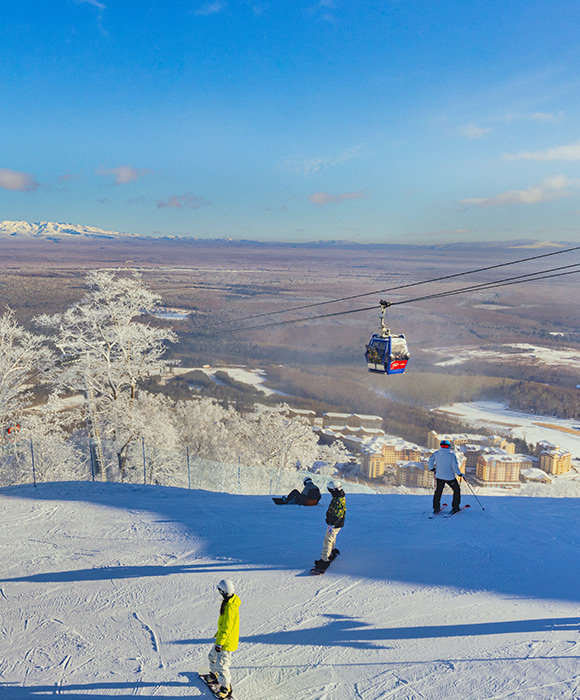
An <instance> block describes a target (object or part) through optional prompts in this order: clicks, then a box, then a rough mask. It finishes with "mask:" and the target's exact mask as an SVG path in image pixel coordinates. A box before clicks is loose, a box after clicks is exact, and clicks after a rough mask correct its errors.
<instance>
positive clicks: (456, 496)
mask: <svg viewBox="0 0 580 700" xmlns="http://www.w3.org/2000/svg"><path fill="white" fill-rule="evenodd" d="M436 482H437V485H436V486H435V493H434V495H433V511H438V510H439V508H440V507H441V494H442V493H443V487H444V486H445V484H447V486H449V487H450V488H451V489H453V501H452V503H451V510H457V509H458V508H459V503H460V502H461V489H460V488H459V482H458V481H457V479H451V481H447V480H446V479H436Z"/></svg>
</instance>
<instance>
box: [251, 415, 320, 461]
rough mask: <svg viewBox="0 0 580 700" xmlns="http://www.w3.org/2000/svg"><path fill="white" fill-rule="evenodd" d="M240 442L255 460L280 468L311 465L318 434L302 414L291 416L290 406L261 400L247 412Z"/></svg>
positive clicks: (316, 447)
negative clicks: (268, 404) (295, 416)
mask: <svg viewBox="0 0 580 700" xmlns="http://www.w3.org/2000/svg"><path fill="white" fill-rule="evenodd" d="M240 442H241V444H242V445H244V447H245V448H246V450H247V449H248V448H250V449H251V450H252V451H253V454H254V463H256V462H258V463H261V464H263V465H270V466H274V467H279V468H280V469H298V468H303V469H306V468H308V467H309V466H310V465H311V464H312V462H314V460H315V459H316V455H317V452H318V437H317V436H316V435H315V433H314V432H313V430H312V428H311V427H310V426H309V425H308V423H307V422H306V421H305V420H303V419H302V418H290V417H288V406H284V405H280V406H264V405H262V404H258V405H256V406H255V407H254V411H253V412H252V413H249V414H247V416H246V420H245V422H244V423H243V426H242V431H241V433H240Z"/></svg>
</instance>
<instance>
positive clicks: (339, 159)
mask: <svg viewBox="0 0 580 700" xmlns="http://www.w3.org/2000/svg"><path fill="white" fill-rule="evenodd" d="M360 154H361V148H360V147H359V146H353V147H352V148H346V149H344V150H343V151H341V152H340V153H338V154H336V155H327V156H325V157H315V156H293V157H291V158H289V159H288V160H287V161H286V162H285V163H284V164H283V166H282V167H283V168H284V169H285V170H288V171H289V172H294V173H298V174H299V175H313V174H314V173H318V172H321V171H322V170H328V168H334V167H336V166H337V165H342V164H343V163H348V161H350V160H354V159H355V158H358V157H359V156H360Z"/></svg>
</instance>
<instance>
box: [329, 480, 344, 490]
mask: <svg viewBox="0 0 580 700" xmlns="http://www.w3.org/2000/svg"><path fill="white" fill-rule="evenodd" d="M327 488H328V490H329V491H341V490H342V481H339V480H338V479H333V480H332V481H329V482H328V486H327Z"/></svg>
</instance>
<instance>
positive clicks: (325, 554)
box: [320, 525, 340, 561]
mask: <svg viewBox="0 0 580 700" xmlns="http://www.w3.org/2000/svg"><path fill="white" fill-rule="evenodd" d="M339 532H340V528H339V527H332V525H329V526H328V527H327V528H326V534H325V535H324V542H323V543H322V554H321V555H320V558H321V559H322V561H329V559H330V553H331V552H332V550H333V549H334V545H335V543H336V536H337V535H338V533H339Z"/></svg>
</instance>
